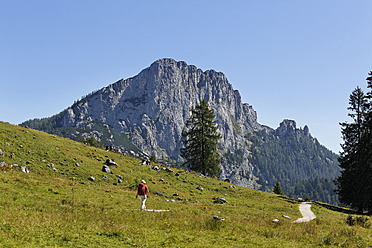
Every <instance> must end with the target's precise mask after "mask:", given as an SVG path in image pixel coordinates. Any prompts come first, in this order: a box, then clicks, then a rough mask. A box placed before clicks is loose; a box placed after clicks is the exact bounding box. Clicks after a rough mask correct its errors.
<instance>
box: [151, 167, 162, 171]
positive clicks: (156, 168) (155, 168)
mask: <svg viewBox="0 0 372 248" xmlns="http://www.w3.org/2000/svg"><path fill="white" fill-rule="evenodd" d="M152 169H153V170H156V171H159V170H160V168H159V166H154V167H152Z"/></svg>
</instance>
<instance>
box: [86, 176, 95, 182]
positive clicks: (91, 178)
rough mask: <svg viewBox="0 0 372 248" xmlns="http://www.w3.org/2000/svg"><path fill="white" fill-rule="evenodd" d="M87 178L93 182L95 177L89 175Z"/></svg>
mask: <svg viewBox="0 0 372 248" xmlns="http://www.w3.org/2000/svg"><path fill="white" fill-rule="evenodd" d="M88 180H90V181H93V182H94V181H95V180H96V178H95V177H89V178H88Z"/></svg>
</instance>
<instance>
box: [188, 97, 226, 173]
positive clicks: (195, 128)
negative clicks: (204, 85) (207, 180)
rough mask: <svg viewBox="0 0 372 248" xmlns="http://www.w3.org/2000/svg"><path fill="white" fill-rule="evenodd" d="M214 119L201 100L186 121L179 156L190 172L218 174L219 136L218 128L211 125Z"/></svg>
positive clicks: (205, 103)
mask: <svg viewBox="0 0 372 248" xmlns="http://www.w3.org/2000/svg"><path fill="white" fill-rule="evenodd" d="M214 118H215V115H214V111H213V109H209V107H208V104H207V101H206V100H205V99H203V100H202V101H201V102H200V105H196V106H195V109H191V118H190V119H189V120H187V121H186V129H185V131H184V132H183V134H182V136H183V145H184V148H182V149H181V156H182V157H183V158H184V159H185V163H184V164H185V165H186V166H187V167H188V168H190V169H191V170H195V171H197V172H201V173H203V174H204V175H209V176H217V174H218V173H219V172H220V170H221V169H220V167H219V165H220V163H221V159H220V155H219V154H218V151H217V142H218V140H219V139H220V138H221V135H219V134H217V129H218V126H217V125H216V124H214V123H213V119H214Z"/></svg>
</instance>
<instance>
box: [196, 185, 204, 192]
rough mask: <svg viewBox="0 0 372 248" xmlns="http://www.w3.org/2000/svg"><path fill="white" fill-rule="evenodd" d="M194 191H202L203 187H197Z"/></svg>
mask: <svg viewBox="0 0 372 248" xmlns="http://www.w3.org/2000/svg"><path fill="white" fill-rule="evenodd" d="M196 189H198V190H200V191H203V190H204V189H203V187H202V186H200V185H199V186H198V187H196Z"/></svg>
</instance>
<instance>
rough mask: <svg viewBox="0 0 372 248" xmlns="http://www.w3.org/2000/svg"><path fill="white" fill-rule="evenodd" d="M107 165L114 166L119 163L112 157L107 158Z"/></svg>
mask: <svg viewBox="0 0 372 248" xmlns="http://www.w3.org/2000/svg"><path fill="white" fill-rule="evenodd" d="M105 165H108V166H110V165H113V166H116V167H117V166H118V164H117V163H116V162H115V161H114V160H112V159H109V158H108V159H106V162H105Z"/></svg>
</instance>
